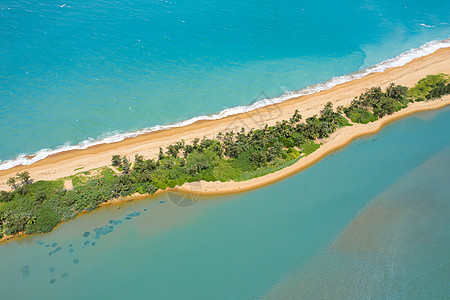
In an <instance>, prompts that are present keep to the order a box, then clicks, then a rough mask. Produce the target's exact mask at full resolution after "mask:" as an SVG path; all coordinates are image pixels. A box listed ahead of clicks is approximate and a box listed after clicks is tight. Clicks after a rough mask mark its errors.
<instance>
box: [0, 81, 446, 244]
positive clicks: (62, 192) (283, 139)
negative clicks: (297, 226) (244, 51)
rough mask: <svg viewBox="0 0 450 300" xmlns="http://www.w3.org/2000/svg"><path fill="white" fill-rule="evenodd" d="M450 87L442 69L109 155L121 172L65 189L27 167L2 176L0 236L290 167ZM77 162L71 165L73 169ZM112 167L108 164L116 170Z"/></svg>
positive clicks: (85, 175) (92, 176) (96, 173)
mask: <svg viewBox="0 0 450 300" xmlns="http://www.w3.org/2000/svg"><path fill="white" fill-rule="evenodd" d="M449 93H450V87H449V78H448V76H447V75H444V74H438V75H430V76H427V77H426V78H424V79H422V80H420V81H419V82H418V84H417V85H416V86H415V87H413V88H411V89H409V90H408V88H407V87H404V86H399V85H394V84H391V85H390V86H389V87H388V88H387V89H386V90H385V91H384V92H383V91H382V90H381V89H380V88H379V87H375V88H371V89H370V90H368V91H367V92H365V93H363V94H361V95H360V96H359V97H357V98H355V99H354V100H353V101H352V103H351V104H350V106H349V107H338V109H337V111H334V110H333V106H332V103H331V102H328V103H327V104H326V105H325V107H324V109H323V110H322V111H321V114H320V116H316V115H315V116H312V117H309V118H307V119H306V120H305V122H302V116H301V115H300V114H299V112H298V111H295V113H294V115H293V116H292V117H291V118H290V119H289V120H283V121H279V122H277V123H276V124H275V125H274V126H268V125H266V126H265V127H264V128H261V129H252V130H250V131H248V132H246V131H245V129H242V130H241V131H239V132H233V131H229V132H223V133H219V134H218V136H217V137H216V138H215V139H208V138H206V137H204V138H203V139H195V140H194V141H193V142H192V143H191V144H186V143H185V141H184V140H182V141H180V142H177V143H175V144H173V145H170V146H168V147H167V148H166V149H162V148H160V151H159V155H158V157H157V158H156V159H144V157H142V156H140V155H136V156H135V157H134V164H132V163H131V161H130V159H129V158H127V157H125V156H122V157H121V156H119V155H114V156H113V157H112V160H111V163H112V166H114V167H115V168H116V169H117V170H119V172H120V174H116V173H115V172H114V171H113V170H112V169H111V168H109V167H103V168H99V169H95V170H89V171H85V172H82V173H78V174H76V175H73V176H71V177H69V178H65V179H71V180H72V185H73V189H72V190H66V189H65V188H64V185H63V181H64V180H63V179H60V180H55V181H37V182H34V183H33V182H32V180H31V179H30V174H29V173H28V172H22V173H18V174H17V176H15V177H11V178H9V179H8V182H7V184H8V185H9V186H10V187H11V190H12V191H11V192H5V191H2V192H0V238H1V236H3V234H7V235H10V234H16V233H19V232H22V231H25V232H26V233H34V232H48V231H51V230H52V229H53V228H54V227H55V226H56V225H57V224H58V223H60V222H61V221H65V220H68V219H70V218H73V217H74V216H76V215H77V214H78V213H80V212H82V211H92V210H94V209H95V208H97V207H98V206H99V205H100V204H101V203H103V202H106V201H108V200H110V199H113V198H118V197H125V196H129V195H132V194H134V193H140V194H150V195H152V194H154V193H155V192H156V191H157V190H160V189H166V188H167V187H174V186H176V185H182V184H184V183H186V182H194V181H199V180H205V181H230V180H234V181H243V180H249V179H251V178H255V177H259V176H264V175H266V174H269V173H273V172H275V171H277V170H281V169H283V168H285V167H287V166H290V165H292V164H293V163H295V162H296V161H298V160H299V159H302V157H304V156H307V155H309V154H311V153H313V152H314V151H316V150H317V149H318V148H319V147H320V145H321V143H320V140H319V139H323V138H327V137H329V136H330V135H331V134H332V133H333V132H335V131H336V130H337V129H338V128H341V127H344V126H352V124H351V123H350V122H349V120H348V119H347V118H346V117H345V116H344V115H343V114H344V113H345V115H346V116H347V117H348V118H349V119H350V120H351V121H352V122H354V123H363V124H365V123H368V122H372V121H375V120H377V119H379V118H382V117H384V116H385V115H389V114H392V113H394V112H396V111H398V110H400V109H402V108H405V107H407V105H408V103H410V102H414V101H423V100H424V99H434V98H436V97H439V96H441V95H444V94H449ZM79 169H81V168H78V169H76V170H79ZM116 169H114V170H116Z"/></svg>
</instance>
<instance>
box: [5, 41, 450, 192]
mask: <svg viewBox="0 0 450 300" xmlns="http://www.w3.org/2000/svg"><path fill="white" fill-rule="evenodd" d="M436 73H447V74H449V73H450V48H445V49H440V50H438V51H436V52H435V53H433V54H430V55H428V56H424V57H421V58H418V59H415V60H413V61H412V62H410V63H408V64H406V65H405V66H402V67H396V68H391V69H388V70H386V71H385V72H383V73H374V74H371V75H368V76H366V77H364V78H361V79H357V80H354V81H351V82H348V83H344V84H340V85H337V86H335V87H333V88H331V89H329V90H326V91H322V92H319V93H315V94H312V95H307V96H301V97H298V98H294V99H290V100H288V101H285V102H283V103H280V104H274V105H271V106H267V107H263V108H260V109H257V110H254V111H251V112H248V113H243V114H238V115H233V116H229V117H226V118H223V119H219V120H211V121H199V122H196V123H194V124H191V125H188V126H185V127H179V128H172V129H167V130H161V131H155V132H151V133H148V134H143V135H140V136H138V137H135V138H129V139H125V140H123V141H120V142H116V143H111V144H102V145H97V146H93V147H90V148H87V149H85V150H73V151H67V152H62V153H58V154H55V155H52V156H49V157H47V158H45V159H43V160H41V161H38V162H36V163H34V164H32V165H27V166H17V167H14V168H11V169H8V170H3V171H0V190H9V187H8V186H7V185H6V181H7V179H8V178H9V177H11V176H14V175H15V174H16V173H18V172H21V171H24V170H26V171H28V172H30V174H31V178H32V179H33V180H35V181H37V180H53V179H57V178H62V177H66V176H70V175H73V174H76V173H78V172H80V171H86V170H89V169H93V168H98V167H101V166H105V165H109V164H110V163H111V157H112V155H115V154H119V155H126V156H128V157H130V158H134V155H135V154H140V155H143V156H144V157H145V158H152V157H155V156H156V155H157V153H158V152H159V147H165V146H167V145H170V144H173V143H175V142H178V141H180V140H182V139H184V140H185V141H186V142H187V143H189V142H191V141H192V140H193V139H194V138H202V137H204V136H206V137H208V138H213V137H215V136H216V135H217V134H218V133H219V132H222V131H227V130H232V129H234V130H237V129H240V128H242V127H245V128H247V129H250V128H260V127H262V126H264V125H265V124H269V125H272V124H274V123H275V122H276V121H278V120H283V119H289V118H290V117H291V116H292V114H293V113H294V111H295V110H296V109H298V110H299V112H300V114H301V115H302V116H303V119H306V118H308V117H310V116H313V115H315V114H318V113H319V112H320V110H321V109H322V108H323V106H324V105H325V104H326V103H327V102H328V101H332V102H333V104H334V106H335V107H337V106H339V105H348V104H349V103H350V102H351V100H353V98H354V97H355V96H359V94H361V93H362V92H364V91H366V90H367V89H368V88H370V87H372V86H381V87H383V88H384V87H386V86H387V85H389V84H390V83H391V82H394V83H396V84H401V85H406V86H409V87H411V86H413V85H414V84H415V83H416V82H417V81H418V80H419V79H421V78H423V77H425V76H426V75H429V74H436ZM449 104H450V96H446V97H444V98H442V99H440V100H435V101H429V102H419V103H413V104H410V105H409V107H408V108H407V109H404V110H402V111H400V112H397V113H395V114H393V115H391V116H386V117H384V118H383V119H380V120H378V121H376V122H373V123H370V124H367V125H362V124H355V125H353V126H351V127H345V128H342V129H339V130H338V131H337V132H335V133H334V134H333V135H332V136H331V137H329V138H328V139H326V140H323V141H322V142H323V146H322V147H320V148H319V150H317V151H316V152H314V153H313V154H311V155H309V156H308V157H306V158H302V159H300V160H299V161H298V162H297V163H295V164H294V165H292V166H290V167H288V168H285V169H283V170H280V171H278V172H275V173H272V174H269V175H266V176H263V177H260V178H255V179H252V180H249V181H245V182H224V183H222V182H202V183H201V184H185V185H183V186H182V187H179V188H177V189H178V190H180V191H186V192H193V193H198V194H225V193H235V192H241V191H246V190H250V189H254V188H257V187H260V186H263V185H265V184H268V183H271V182H275V181H277V180H280V179H282V178H285V177H286V176H289V175H291V174H294V173H296V172H298V171H300V170H302V169H304V168H306V167H308V166H310V165H311V164H313V163H315V162H317V161H318V160H320V159H321V158H323V157H324V156H326V155H327V154H329V153H330V152H333V151H335V150H337V149H339V148H341V147H343V146H345V145H347V144H348V143H349V142H351V141H352V140H353V139H355V138H358V137H361V136H364V135H369V134H373V133H375V132H377V131H379V130H380V129H381V128H382V127H383V126H384V125H386V124H388V123H390V122H392V121H394V120H397V119H399V118H403V117H406V116H408V115H411V114H413V113H416V112H419V111H425V110H431V109H436V108H440V107H444V106H446V105H449ZM80 168H82V169H80Z"/></svg>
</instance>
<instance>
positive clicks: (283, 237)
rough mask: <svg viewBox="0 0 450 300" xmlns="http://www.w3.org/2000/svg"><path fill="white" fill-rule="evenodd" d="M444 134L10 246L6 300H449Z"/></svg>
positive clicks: (399, 139)
mask: <svg viewBox="0 0 450 300" xmlns="http://www.w3.org/2000/svg"><path fill="white" fill-rule="evenodd" d="M449 127H450V109H448V108H447V109H443V110H440V111H435V112H427V113H420V114H417V115H415V116H412V117H409V118H407V119H404V120H401V121H399V122H396V123H394V124H392V125H389V126H388V127H386V128H384V129H383V130H382V131H381V132H380V133H379V134H377V135H374V136H371V137H368V138H365V139H360V140H357V141H355V142H353V143H352V144H351V145H350V146H348V147H346V148H345V149H343V150H342V151H340V152H337V153H334V154H333V155H330V156H328V157H326V158H325V159H323V160H322V161H320V162H319V163H317V164H315V165H314V166H312V167H310V168H308V169H306V170H305V171H303V172H301V173H299V174H297V175H295V176H292V177H289V178H288V179H286V180H283V181H281V182H278V183H276V184H272V185H270V186H267V187H265V188H261V189H258V190H255V191H252V192H249V193H243V194H237V195H234V196H226V197H214V198H212V199H209V200H208V201H201V200H206V198H199V199H194V200H196V201H198V202H195V205H192V206H189V208H181V207H179V206H176V205H174V203H178V202H179V201H178V199H176V198H174V197H176V196H175V195H162V196H159V197H156V198H153V199H147V200H142V201H135V202H132V203H127V204H124V205H123V206H122V207H121V208H120V209H119V208H118V207H109V208H102V209H99V210H98V211H97V212H96V213H93V214H89V215H84V216H81V217H79V218H77V219H75V220H73V221H70V222H68V223H65V224H62V225H61V226H59V227H58V228H57V229H56V230H55V231H54V232H53V233H50V234H47V235H40V236H39V235H35V236H32V237H27V238H23V239H17V240H13V241H11V242H8V243H6V244H4V245H2V246H0V257H1V258H2V269H1V272H0V288H1V290H2V296H3V297H5V298H6V299H36V298H38V299H39V298H45V299H61V298H64V299H80V298H95V299H123V298H152V299H180V298H189V299H211V298H219V299H248V298H257V297H264V296H273V297H274V298H276V299H278V298H283V297H284V298H292V297H296V298H298V297H306V298H308V297H312V296H317V297H319V298H333V299H336V298H340V299H342V298H343V299H349V298H354V299H361V298H368V297H369V296H370V297H374V298H383V299H386V298H394V299H395V298H399V299H404V298H408V299H410V298H417V299H423V298H428V296H430V295H431V298H448V296H449V291H448V285H446V284H445V283H446V282H448V280H447V279H448V278H449V275H450V273H449V268H448V266H449V262H450V257H449V253H450V252H449V251H448V250H449V247H450V246H449V243H448V241H449V240H450V236H449V232H450V231H449V230H448V229H449V222H448V217H447V216H448V214H449V209H450V204H449V199H450V197H449V189H448V186H449V185H448V174H449V173H448V167H449V163H450V151H449V149H450V134H449V131H448V128H449ZM347 279H348V281H347ZM24 287H26V288H24Z"/></svg>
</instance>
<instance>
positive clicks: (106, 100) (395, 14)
mask: <svg viewBox="0 0 450 300" xmlns="http://www.w3.org/2000/svg"><path fill="white" fill-rule="evenodd" d="M448 11H450V2H448V1H428V2H427V3H426V5H424V2H423V1H418V0H409V1H386V0H378V1H363V2H361V1H340V2H339V1H330V0H322V1H298V0H295V1H294V0H286V1H282V2H280V1H264V2H261V1H230V0H226V1H225V0H214V1H203V0H200V1H199V0H196V1H192V0H180V1H160V0H152V1H142V0H137V1H115V2H111V1H95V2H93V1H87V0H79V1H71V0H67V1H62V0H58V1H56V0H50V1H45V2H36V1H34V2H33V1H31V2H30V1H17V0H4V1H2V3H1V4H0V35H1V36H2V39H0V142H1V144H2V147H0V160H2V161H4V160H8V159H13V158H15V157H17V155H19V154H21V153H24V154H33V153H36V152H37V151H39V150H41V149H44V148H50V149H54V148H56V147H58V146H61V145H65V144H66V143H69V144H71V145H74V144H77V143H81V142H83V141H85V142H86V143H88V138H94V139H96V138H99V137H105V136H111V135H113V134H114V133H118V132H122V133H123V132H128V131H132V130H138V129H142V128H147V127H152V126H155V125H162V124H171V123H174V122H179V121H183V120H187V119H190V118H194V117H198V116H200V115H205V114H212V113H217V112H219V111H221V110H223V109H226V108H231V107H235V106H239V105H249V104H250V103H252V102H253V101H254V100H255V99H258V100H259V99H260V98H264V97H275V96H279V95H281V94H283V93H285V92H288V91H293V90H297V89H301V88H304V87H306V86H308V85H311V84H316V83H319V82H323V81H325V80H328V79H331V78H332V77H334V76H339V75H345V74H348V73H351V72H354V71H358V70H360V69H362V68H366V67H368V66H371V65H374V64H377V63H380V62H381V61H383V60H386V59H389V58H392V57H395V56H397V55H399V54H400V53H402V52H404V51H407V50H409V49H412V48H417V47H419V46H420V45H422V44H424V43H426V42H429V41H431V40H442V39H446V38H449V37H450V25H449V24H450V19H449V18H450V17H449V14H448ZM22 160H24V159H22Z"/></svg>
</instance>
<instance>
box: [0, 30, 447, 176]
mask: <svg viewBox="0 0 450 300" xmlns="http://www.w3.org/2000/svg"><path fill="white" fill-rule="evenodd" d="M448 47H450V38H448V39H445V40H441V41H431V42H428V43H426V44H424V45H422V46H420V47H419V48H415V49H411V50H408V51H406V52H403V53H402V54H400V55H398V56H396V57H394V58H391V59H388V60H385V61H383V62H381V63H379V64H377V65H374V66H372V67H369V68H366V69H364V70H361V71H357V72H354V73H351V74H348V75H343V76H338V77H333V78H331V79H330V80H328V81H325V82H323V83H319V84H315V85H311V86H308V87H306V88H304V89H301V90H298V91H292V92H287V93H285V94H283V95H281V96H279V97H274V98H268V99H262V100H259V101H256V102H254V103H252V104H250V105H245V106H236V107H233V108H227V109H224V110H222V111H221V112H219V113H216V114H212V115H202V116H198V117H195V118H191V119H188V120H185V121H182V122H178V123H174V124H169V125H156V126H153V127H149V128H144V129H141V130H137V131H133V132H125V133H119V132H113V133H111V134H106V135H105V136H104V137H99V138H97V139H93V138H89V139H87V140H84V141H82V142H81V143H79V144H76V145H70V144H65V145H61V146H59V147H56V148H55V149H41V150H39V151H38V152H36V153H34V154H31V155H26V154H20V155H18V156H17V157H16V158H15V159H11V160H5V161H1V162H0V170H7V169H10V168H12V167H15V166H19V165H30V164H32V163H35V162H37V161H39V160H42V159H44V158H46V157H48V156H49V155H52V154H56V153H60V152H64V151H70V150H77V149H86V148H89V147H92V146H95V145H100V144H110V143H115V142H119V141H122V140H124V139H126V138H132V137H136V136H139V135H141V134H145V133H149V132H153V131H158V130H164V129H169V128H175V127H183V126H186V125H189V124H193V123H195V122H197V121H200V120H216V119H221V118H224V117H227V116H231V115H236V114H240V113H246V112H249V111H252V110H255V109H258V108H261V107H264V106H268V105H272V104H276V103H281V102H284V101H286V100H289V99H292V98H296V97H300V96H305V95H310V94H314V93H317V92H320V91H324V90H327V89H330V88H332V87H334V86H336V85H339V84H342V83H346V82H350V81H352V80H355V79H359V78H363V77H365V76H367V75H369V74H372V73H379V72H384V71H385V70H387V69H389V68H394V67H400V66H403V65H405V64H407V63H408V62H410V61H412V60H413V59H415V58H419V57H422V56H426V55H429V54H431V53H433V52H435V51H437V50H438V49H441V48H448Z"/></svg>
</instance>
